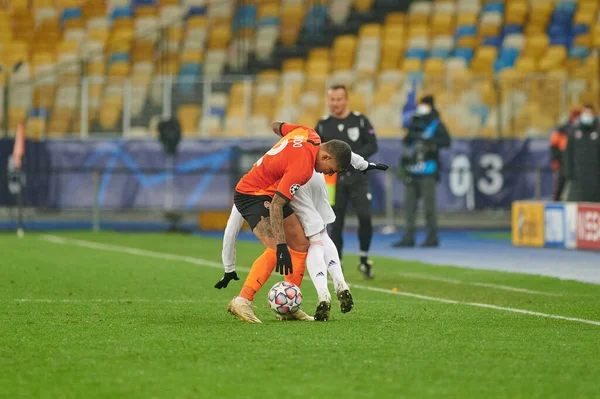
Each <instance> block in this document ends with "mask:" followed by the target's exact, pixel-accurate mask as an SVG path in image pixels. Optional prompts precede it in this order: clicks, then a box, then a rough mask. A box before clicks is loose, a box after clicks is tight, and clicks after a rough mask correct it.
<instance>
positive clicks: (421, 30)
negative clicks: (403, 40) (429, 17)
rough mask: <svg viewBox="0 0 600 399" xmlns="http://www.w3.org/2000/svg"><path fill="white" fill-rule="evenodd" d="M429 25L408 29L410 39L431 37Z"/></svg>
mask: <svg viewBox="0 0 600 399" xmlns="http://www.w3.org/2000/svg"><path fill="white" fill-rule="evenodd" d="M429 33H430V31H429V26H428V25H410V27H409V28H408V37H415V36H425V37H429Z"/></svg>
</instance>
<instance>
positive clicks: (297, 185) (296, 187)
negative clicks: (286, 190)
mask: <svg viewBox="0 0 600 399" xmlns="http://www.w3.org/2000/svg"><path fill="white" fill-rule="evenodd" d="M299 188H300V185H299V184H292V186H291V187H290V194H292V195H295V194H296V191H298V189H299Z"/></svg>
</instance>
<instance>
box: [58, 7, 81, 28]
mask: <svg viewBox="0 0 600 399" xmlns="http://www.w3.org/2000/svg"><path fill="white" fill-rule="evenodd" d="M81 15H82V14H81V8H65V9H64V10H63V12H62V14H61V16H60V23H61V25H62V24H64V23H65V21H68V20H70V19H79V18H81Z"/></svg>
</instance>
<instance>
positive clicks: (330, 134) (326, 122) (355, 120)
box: [315, 112, 377, 160]
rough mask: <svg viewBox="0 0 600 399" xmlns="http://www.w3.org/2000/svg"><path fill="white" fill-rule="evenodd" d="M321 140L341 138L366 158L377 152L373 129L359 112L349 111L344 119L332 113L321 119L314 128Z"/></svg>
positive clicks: (355, 151) (353, 150)
mask: <svg viewBox="0 0 600 399" xmlns="http://www.w3.org/2000/svg"><path fill="white" fill-rule="evenodd" d="M315 130H316V131H317V133H318V134H319V136H321V141H323V142H324V143H325V142H327V141H329V140H334V139H338V140H342V141H345V142H346V143H348V144H350V147H351V148H352V152H354V153H356V154H358V155H360V156H362V157H363V158H365V159H367V160H368V158H369V157H370V156H372V155H374V154H375V153H376V152H377V138H376V137H375V129H373V126H372V125H371V122H369V119H367V117H366V116H364V115H361V114H360V113H359V112H350V114H349V115H348V116H347V117H346V118H344V119H338V118H334V117H333V116H332V115H329V116H326V117H325V118H323V119H321V120H320V121H319V123H318V124H317V127H316V128H315Z"/></svg>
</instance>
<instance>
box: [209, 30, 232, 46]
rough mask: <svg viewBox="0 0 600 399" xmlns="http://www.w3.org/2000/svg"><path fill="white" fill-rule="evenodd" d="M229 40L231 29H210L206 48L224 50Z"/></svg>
mask: <svg viewBox="0 0 600 399" xmlns="http://www.w3.org/2000/svg"><path fill="white" fill-rule="evenodd" d="M230 39H231V29H230V28H229V26H219V27H215V28H213V29H211V31H210V36H209V42H208V48H210V49H225V48H227V45H228V44H229V40H230Z"/></svg>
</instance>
